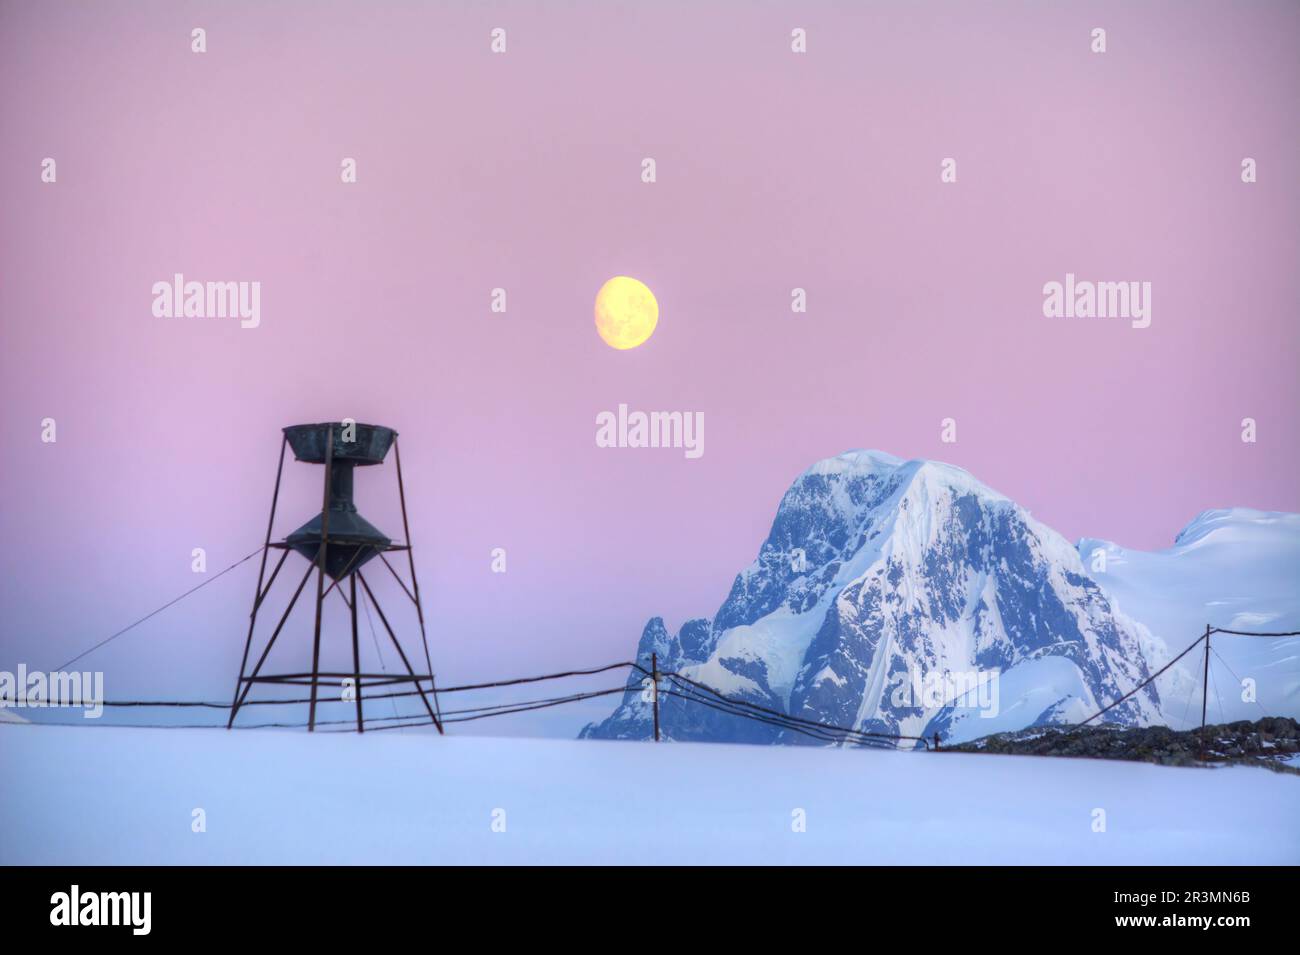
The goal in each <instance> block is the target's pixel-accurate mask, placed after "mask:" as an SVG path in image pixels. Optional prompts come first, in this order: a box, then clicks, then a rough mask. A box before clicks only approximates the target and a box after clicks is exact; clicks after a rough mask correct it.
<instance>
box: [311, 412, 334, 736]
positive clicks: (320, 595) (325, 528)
mask: <svg viewBox="0 0 1300 955" xmlns="http://www.w3.org/2000/svg"><path fill="white" fill-rule="evenodd" d="M333 470H334V426H333V425H330V428H329V431H327V432H326V434H325V496H324V500H323V501H322V502H321V506H320V549H319V550H318V551H317V552H316V632H315V636H314V637H313V638H312V647H311V706H310V708H309V709H308V712H307V732H309V733H310V732H313V731H314V730H315V729H316V684H317V673H318V672H319V671H320V617H321V610H322V609H323V607H324V604H325V555H326V552H327V551H328V550H329V538H330V475H331V473H332V472H333Z"/></svg>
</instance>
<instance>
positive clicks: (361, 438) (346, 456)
mask: <svg viewBox="0 0 1300 955" xmlns="http://www.w3.org/2000/svg"><path fill="white" fill-rule="evenodd" d="M331 428H333V429H334V460H335V461H350V462H352V463H353V464H382V463H383V460H384V458H385V457H386V456H387V455H388V449H389V448H390V447H392V446H393V439H394V438H396V437H397V432H396V431H394V430H393V429H392V428H385V427H384V426H383V425H378V424H348V425H344V424H343V423H341V422H338V421H326V422H322V423H321V424H295V425H290V426H289V427H287V428H285V429H284V435H285V437H286V438H288V439H289V447H291V448H293V456H294V457H295V458H297V459H298V460H299V461H305V462H307V463H308V464H324V463H325V444H326V441H327V436H328V435H329V432H330V429H331ZM349 438H351V439H352V440H347V439H349Z"/></svg>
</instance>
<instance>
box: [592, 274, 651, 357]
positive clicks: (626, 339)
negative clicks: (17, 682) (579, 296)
mask: <svg viewBox="0 0 1300 955" xmlns="http://www.w3.org/2000/svg"><path fill="white" fill-rule="evenodd" d="M658 324H659V303H658V302H657V301H655V296H654V293H653V292H651V291H650V289H649V288H647V287H646V285H645V284H644V283H643V282H638V281H637V280H636V279H633V278H628V277H627V276H626V275H616V276H614V277H613V278H612V279H610V280H609V281H608V282H606V283H605V284H604V285H602V286H601V287H600V291H599V292H597V293H596V331H598V332H600V337H601V338H603V339H604V340H605V344H606V345H609V346H610V347H611V348H618V349H620V350H625V349H628V348H636V346H637V345H640V344H642V343H643V342H644V341H645V340H646V339H647V338H649V337H650V336H651V335H653V334H654V330H655V326H656V325H658Z"/></svg>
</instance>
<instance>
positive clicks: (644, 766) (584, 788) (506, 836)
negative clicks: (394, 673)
mask: <svg viewBox="0 0 1300 955" xmlns="http://www.w3.org/2000/svg"><path fill="white" fill-rule="evenodd" d="M0 774H3V778H4V784H3V786H0V864H5V865H30V864H60V863H62V864H78V865H80V864H95V863H126V864H144V863H180V864H185V863H215V864H227V863H318V864H352V863H415V864H443V863H579V862H593V863H595V862H605V863H726V862H735V863H863V864H878V863H901V864H914V863H953V864H992V863H1082V864H1104V863H1118V864H1127V863H1243V864H1253V863H1274V864H1279V863H1280V864H1287V863H1289V864H1296V863H1300V813H1297V811H1296V810H1297V808H1298V807H1300V778H1297V777H1295V776H1290V775H1284V774H1277V773H1271V772H1268V771H1265V770H1260V769H1252V768H1228V769H1218V770H1196V769H1173V768H1165V767H1158V766H1150V765H1144V764H1134V763H1112V762H1101V761H1086V760H1066V759H1045V758H1035V757H1002V756H982V755H965V754H956V753H951V754H927V753H924V752H920V753H902V752H876V751H861V750H835V749H816V748H807V747H757V746H755V747H747V746H724V745H709V744H680V743H679V744H663V745H658V746H656V745H654V744H651V743H621V742H597V741H564V740H525V739H491V738H483V737H476V738H467V737H446V738H438V737H437V736H434V735H427V734H423V733H418V734H417V733H407V734H403V735H399V734H397V733H391V732H386V733H368V734H366V735H365V736H363V737H357V736H355V735H349V734H337V735H326V734H316V735H315V736H308V735H307V734H305V733H302V732H286V731H272V730H249V731H236V732H225V731H223V730H206V729H203V730H149V729H130V728H122V727H110V726H104V725H88V726H76V727H67V728H65V727H54V726H38V725H6V726H0ZM196 809H201V810H203V812H204V814H205V816H206V827H207V831H206V832H200V833H196V832H193V831H192V830H191V825H192V819H193V817H194V811H195V810H196ZM501 810H503V811H504V822H505V831H504V832H497V831H494V830H493V821H494V818H495V819H497V820H500V819H501V818H502V815H501V813H500V812H499V811H501ZM797 810H803V812H804V813H805V815H806V820H807V826H806V831H805V832H795V831H793V828H794V827H793V825H792V824H793V822H794V820H795V818H796V816H797V812H796V811H797ZM1097 810H1104V812H1105V831H1104V832H1094V831H1093V828H1094V820H1095V819H1096V818H1097V816H1096V811H1097ZM494 814H495V816H494Z"/></svg>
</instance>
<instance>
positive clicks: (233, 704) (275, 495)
mask: <svg viewBox="0 0 1300 955" xmlns="http://www.w3.org/2000/svg"><path fill="white" fill-rule="evenodd" d="M288 446H289V436H288V435H285V437H284V440H283V441H281V442H280V463H279V465H277V466H276V469H275V490H274V491H273V492H272V493H271V516H270V517H269V518H268V519H267V521H266V542H265V543H264V544H263V545H262V566H261V568H259V569H258V571H257V590H255V591H253V610H252V612H251V613H250V614H249V615H248V638H247V639H246V640H245V641H244V658H243V659H242V660H240V661H239V679H238V680H237V681H235V695H234V698H233V699H232V700H231V701H230V719H229V720H227V721H226V729H230V728H231V727H232V726H234V725H235V713H237V712H238V711H239V690H240V686H241V685H242V684H243V682H244V671H245V669H246V668H247V667H248V651H249V650H250V649H252V646H253V628H254V627H256V626H257V608H258V607H260V606H261V605H262V599H263V594H262V580H263V578H264V577H265V576H266V552H267V551H268V550H270V548H271V529H272V528H273V527H274V526H275V505H276V503H277V502H278V501H279V500H280V478H281V477H282V476H283V475H284V449H285V448H286V447H288ZM287 556H288V553H287V552H286V553H285V554H284V555H283V556H281V558H280V563H279V564H276V565H275V573H273V574H272V575H271V581H272V582H274V581H275V576H276V574H278V573H279V572H280V567H281V566H282V565H283V564H284V558H285V557H287ZM267 586H268V588H269V587H270V584H268V585H267Z"/></svg>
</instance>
